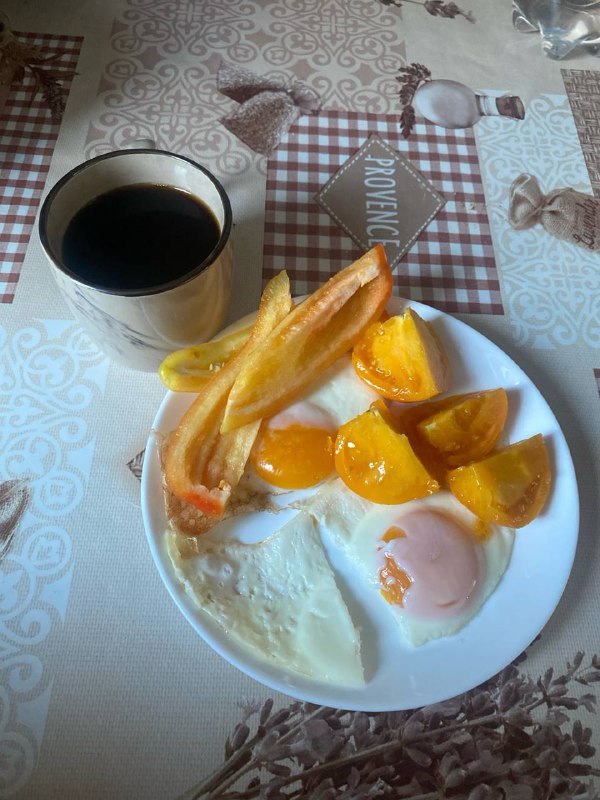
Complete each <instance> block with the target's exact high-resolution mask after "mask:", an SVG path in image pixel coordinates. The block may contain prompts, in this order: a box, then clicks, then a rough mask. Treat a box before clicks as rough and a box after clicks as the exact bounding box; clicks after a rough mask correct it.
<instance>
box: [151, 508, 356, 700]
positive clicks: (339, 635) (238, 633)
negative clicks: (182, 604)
mask: <svg viewBox="0 0 600 800" xmlns="http://www.w3.org/2000/svg"><path fill="white" fill-rule="evenodd" d="M166 536H167V547H168V552H169V555H170V557H171V561H172V562H173V566H174V568H175V572H176V574H177V577H178V579H179V581H180V582H181V584H182V585H183V586H184V587H185V590H186V592H187V594H188V595H189V596H190V597H192V598H193V600H194V601H195V602H196V603H197V604H198V606H199V607H200V608H201V609H202V611H203V612H204V613H206V614H208V615H209V616H210V617H211V618H212V619H213V620H214V621H215V622H217V623H218V625H220V626H221V628H223V630H225V631H226V632H227V634H228V636H229V637H231V639H232V640H234V641H235V642H236V643H237V644H238V645H240V646H241V647H243V648H244V649H246V650H250V651H251V652H252V653H253V654H254V655H255V656H256V657H258V658H260V659H264V660H265V661H266V662H268V663H270V664H273V665H276V666H278V667H283V668H285V669H286V670H289V671H291V672H296V673H300V674H301V675H306V676H309V677H311V678H314V679H316V680H319V681H323V682H326V683H335V684H337V685H340V686H346V687H361V686H363V685H364V678H363V668H362V663H361V657H360V639H359V634H358V632H357V630H356V629H355V627H354V625H353V623H352V620H351V618H350V614H349V613H348V609H347V608H346V605H345V603H344V600H343V598H342V595H341V594H340V591H339V589H338V587H337V585H336V582H335V577H334V574H333V572H332V570H331V568H330V567H329V564H328V561H327V558H326V556H325V553H324V550H323V547H322V545H321V541H320V539H319V536H318V534H317V532H316V528H315V523H314V520H313V518H312V517H310V516H307V515H305V514H302V513H299V514H297V515H296V516H295V517H293V518H292V519H291V520H290V521H289V522H288V523H287V524H286V525H284V526H283V527H282V528H281V529H280V530H279V531H277V532H276V533H273V534H272V535H271V536H269V537H268V538H267V539H264V540H263V541H261V542H259V543H257V544H245V543H242V542H238V541H234V540H225V539H220V538H219V537H218V536H214V535H211V534H206V535H204V536H198V537H183V536H180V535H178V534H176V533H174V532H173V531H168V532H167V534H166Z"/></svg>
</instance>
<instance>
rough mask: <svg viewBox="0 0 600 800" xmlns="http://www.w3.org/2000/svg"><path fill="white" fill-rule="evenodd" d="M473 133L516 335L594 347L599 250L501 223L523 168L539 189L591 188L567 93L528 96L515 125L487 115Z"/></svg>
mask: <svg viewBox="0 0 600 800" xmlns="http://www.w3.org/2000/svg"><path fill="white" fill-rule="evenodd" d="M475 136H476V139H477V149H478V152H479V158H480V160H481V169H482V174H483V179H484V186H485V192H486V201H487V209H488V214H489V217H490V224H491V226H492V235H493V237H494V246H495V252H496V258H497V260H498V264H499V267H500V275H501V281H502V295H503V298H504V306H505V309H506V313H507V316H508V317H509V319H510V325H511V330H512V334H513V337H514V339H515V341H516V342H517V343H518V344H519V345H521V346H530V347H537V348H542V349H554V348H557V347H562V346H565V345H573V344H576V343H578V342H583V343H585V344H587V345H588V346H589V347H593V348H598V347H600V328H599V327H598V319H599V318H600V270H598V255H597V254H594V253H591V252H588V251H586V250H584V249H583V248H581V247H577V246H576V245H575V244H571V243H569V242H564V241H558V240H557V239H555V238H554V237H552V236H551V235H550V234H549V233H547V232H546V231H545V230H544V229H543V228H541V226H539V225H538V226H536V227H534V228H531V229H530V230H527V231H515V230H513V229H512V227H511V226H510V223H509V221H508V201H509V187H510V185H511V183H512V182H513V180H514V179H515V178H516V177H517V176H518V175H520V174H521V173H523V172H527V173H529V174H531V175H533V176H535V177H536V178H537V179H538V181H539V183H540V186H541V189H542V191H543V192H544V193H547V192H549V191H550V190H552V189H556V188H559V187H570V188H573V189H575V190H576V191H579V192H584V193H587V194H591V193H592V191H591V186H590V179H589V177H588V172H587V168H586V164H585V161H584V159H583V155H582V152H581V148H580V146H579V142H578V139H577V132H576V130H575V124H574V122H573V116H572V114H571V110H570V108H569V103H568V100H567V98H566V97H565V96H564V95H542V96H541V97H538V98H536V99H534V100H532V101H531V102H530V103H529V106H528V109H527V117H526V119H525V120H523V121H522V122H520V123H519V128H518V131H517V130H515V128H513V127H511V126H509V125H506V124H504V121H503V120H502V119H499V118H492V117H487V118H485V119H483V120H481V122H480V123H479V124H478V125H477V126H476V128H475ZM549 164H552V172H551V173H550V172H549V168H548V165H549Z"/></svg>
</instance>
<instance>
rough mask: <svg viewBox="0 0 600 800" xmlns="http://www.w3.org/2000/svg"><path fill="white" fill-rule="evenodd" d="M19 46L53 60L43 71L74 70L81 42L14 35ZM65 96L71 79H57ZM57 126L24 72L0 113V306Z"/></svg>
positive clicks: (8, 296)
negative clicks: (29, 48) (33, 49)
mask: <svg viewBox="0 0 600 800" xmlns="http://www.w3.org/2000/svg"><path fill="white" fill-rule="evenodd" d="M15 35H16V37H17V39H18V40H19V41H20V42H22V43H23V44H26V45H30V46H34V47H39V48H40V50H41V51H42V52H43V53H44V54H45V55H46V56H55V55H56V56H57V58H56V59H55V60H52V61H51V62H49V65H48V66H50V65H51V66H53V67H60V68H61V69H65V70H74V69H76V67H77V61H78V59H79V52H80V49H81V44H82V42H83V38H82V37H80V36H54V35H46V34H41V33H16V34H15ZM61 83H62V85H63V87H64V89H65V92H68V91H69V89H70V86H71V78H69V77H65V78H64V79H62V78H61ZM59 129H60V121H58V120H53V119H52V116H51V114H50V110H49V108H48V106H47V105H46V104H45V102H44V99H43V97H42V93H41V92H40V91H38V87H37V85H36V80H35V77H34V76H33V74H32V73H31V72H30V70H27V69H26V70H25V74H24V76H23V79H22V80H21V81H18V82H17V81H13V85H12V86H11V88H10V90H9V92H8V94H7V96H6V101H5V103H4V107H3V108H0V303H12V301H13V299H14V296H15V291H16V287H17V282H18V280H19V275H20V272H21V266H22V264H23V260H24V258H25V251H26V249H27V245H28V243H29V240H30V238H31V232H32V228H33V225H34V222H35V216H36V213H37V208H38V205H39V202H40V197H41V195H42V191H43V189H44V185H45V182H46V176H47V174H48V170H49V168H50V161H51V159H52V153H53V152H54V145H55V143H56V139H57V138H58V131H59Z"/></svg>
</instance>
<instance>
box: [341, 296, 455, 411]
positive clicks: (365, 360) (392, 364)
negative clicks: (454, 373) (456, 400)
mask: <svg viewBox="0 0 600 800" xmlns="http://www.w3.org/2000/svg"><path fill="white" fill-rule="evenodd" d="M352 363H353V364H354V369H355V370H356V372H357V374H358V376H359V377H360V378H361V379H362V380H363V381H364V382H365V383H367V384H368V385H369V386H371V387H372V388H373V389H375V391H377V392H379V394H381V395H383V397H387V398H388V399H390V400H396V401H398V402H414V401H417V400H428V399H429V398H430V397H434V396H435V395H438V394H441V392H445V391H446V390H447V389H448V388H449V386H450V365H449V363H448V359H447V357H446V354H445V352H444V350H443V348H442V345H441V344H440V342H439V340H438V338H437V336H436V334H435V332H434V330H433V328H432V326H431V325H430V324H429V323H428V322H426V321H425V320H423V319H421V317H420V316H419V315H418V314H417V313H416V312H415V311H413V310H412V309H411V308H407V309H406V310H405V311H404V314H403V315H401V316H400V315H399V316H396V317H390V319H388V320H386V321H385V322H376V323H375V324H374V325H372V326H371V327H370V328H369V329H368V330H367V331H366V333H365V334H364V336H363V337H362V338H361V339H359V340H358V342H357V343H356V345H355V346H354V350H353V353H352Z"/></svg>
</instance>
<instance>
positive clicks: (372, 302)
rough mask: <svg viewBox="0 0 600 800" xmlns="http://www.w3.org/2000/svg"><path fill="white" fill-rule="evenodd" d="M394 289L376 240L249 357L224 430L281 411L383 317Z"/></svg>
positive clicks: (235, 387) (231, 398)
mask: <svg viewBox="0 0 600 800" xmlns="http://www.w3.org/2000/svg"><path fill="white" fill-rule="evenodd" d="M391 291H392V273H391V270H390V268H389V266H388V263H387V259H386V256H385V250H384V248H383V246H382V245H377V246H376V247H374V248H373V249H372V250H369V251H368V252H367V253H365V255H363V256H362V257H361V258H359V259H358V260H357V261H355V262H354V264H351V265H350V266H349V267H346V268H345V269H343V270H341V271H340V272H338V273H337V274H336V275H334V276H333V277H332V278H330V279H329V280H328V281H327V283H325V284H324V285H323V286H321V287H320V288H319V289H317V290H316V291H315V292H314V293H313V294H312V295H310V297H308V298H307V299H306V300H304V301H303V302H302V303H300V304H299V305H298V306H297V307H296V308H295V309H294V310H293V311H292V312H291V313H290V314H288V315H287V316H286V317H285V318H284V319H283V321H282V322H280V323H279V325H278V326H277V327H276V328H275V329H274V330H273V331H272V332H271V333H270V334H269V335H268V336H267V337H266V338H265V339H263V341H262V342H261V343H260V345H259V346H258V347H256V348H255V349H254V350H253V351H252V353H251V354H250V355H249V357H248V358H247V359H246V360H245V362H244V365H243V367H242V368H241V369H240V371H239V374H238V375H237V377H236V380H235V383H234V384H233V387H232V389H231V392H230V394H229V399H228V401H227V407H226V409H225V417H224V419H223V424H222V426H221V432H222V433H227V432H228V431H233V430H235V429H236V428H239V427H241V426H243V425H247V424H248V423H252V422H255V421H256V420H259V419H262V418H263V417H270V416H272V415H273V414H275V413H277V411H279V410H280V409H282V408H283V407H284V406H285V405H287V404H288V403H289V402H290V400H291V399H292V398H293V397H295V396H296V395H297V394H298V393H299V392H301V391H302V389H304V388H305V387H306V386H308V384H309V383H311V382H312V381H314V380H315V379H316V378H317V377H318V375H320V373H321V372H323V371H324V370H325V369H326V368H327V367H328V366H330V364H333V362H334V361H336V360H337V359H338V358H339V357H340V356H341V355H343V354H344V353H345V352H346V351H347V350H349V349H350V348H351V347H352V345H353V344H354V343H355V342H356V341H357V339H358V338H359V336H361V335H362V334H363V333H364V331H365V330H366V329H367V328H368V326H369V325H370V324H371V323H372V322H374V321H375V320H377V319H379V317H380V315H381V313H382V312H383V310H384V307H385V304H386V302H387V300H388V298H389V296H390V294H391Z"/></svg>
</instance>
